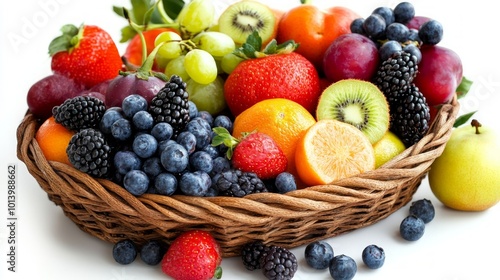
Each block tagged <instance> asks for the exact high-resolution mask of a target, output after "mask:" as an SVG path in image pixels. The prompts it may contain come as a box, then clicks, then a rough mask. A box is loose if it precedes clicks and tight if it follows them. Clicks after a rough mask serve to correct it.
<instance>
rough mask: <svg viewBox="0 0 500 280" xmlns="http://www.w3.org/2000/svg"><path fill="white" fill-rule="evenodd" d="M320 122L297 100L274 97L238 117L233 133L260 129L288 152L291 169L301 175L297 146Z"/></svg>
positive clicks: (295, 173)
mask: <svg viewBox="0 0 500 280" xmlns="http://www.w3.org/2000/svg"><path fill="white" fill-rule="evenodd" d="M315 123H316V120H315V119H314V117H313V116H312V115H311V113H309V111H307V110H306V109H305V108H304V107H303V106H302V105H300V104H298V103H297V102H294V101H291V100H288V99H284V98H272V99H266V100H263V101H260V102H258V103H256V104H255V105H253V106H252V107H250V108H248V109H246V110H245V111H243V113H241V114H240V115H238V116H237V117H236V119H235V120H234V125H233V136H234V137H240V136H241V134H242V133H245V132H252V131H258V132H262V133H265V134H267V135H269V136H271V138H273V139H274V141H275V142H276V144H278V146H279V147H280V149H281V150H282V151H283V153H284V154H285V155H286V158H287V161H288V164H287V171H288V172H290V173H292V174H293V175H295V176H296V178H297V179H298V176H297V171H296V167H295V149H296V146H297V142H298V141H299V139H300V138H301V137H302V135H303V134H304V133H305V131H306V130H307V129H308V128H309V127H310V126H312V125H313V124H315Z"/></svg>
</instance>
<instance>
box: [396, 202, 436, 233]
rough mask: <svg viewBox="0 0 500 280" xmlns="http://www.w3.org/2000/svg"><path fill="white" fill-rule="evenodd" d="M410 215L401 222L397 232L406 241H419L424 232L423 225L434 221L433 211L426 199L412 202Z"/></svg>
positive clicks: (430, 203)
mask: <svg viewBox="0 0 500 280" xmlns="http://www.w3.org/2000/svg"><path fill="white" fill-rule="evenodd" d="M409 212H410V214H409V215H408V216H407V217H405V218H404V219H403V221H401V224H400V226H399V232H400V234H401V237H403V239H405V240H408V241H416V240H419V239H420V238H421V237H422V236H423V235H424V232H425V224H427V223H429V222H430V221H432V220H433V219H434V215H435V209H434V206H433V205H432V202H431V201H430V200H428V199H425V198H424V199H420V200H417V201H414V202H412V204H411V206H410V211H409Z"/></svg>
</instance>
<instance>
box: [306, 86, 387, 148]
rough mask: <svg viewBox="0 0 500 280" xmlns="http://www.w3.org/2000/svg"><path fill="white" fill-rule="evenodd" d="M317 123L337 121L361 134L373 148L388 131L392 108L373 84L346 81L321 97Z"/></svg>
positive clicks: (327, 89) (329, 89)
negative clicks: (346, 124) (354, 128)
mask: <svg viewBox="0 0 500 280" xmlns="http://www.w3.org/2000/svg"><path fill="white" fill-rule="evenodd" d="M316 119H317V120H318V121H319V120H322V119H336V120H339V121H342V122H345V123H349V124H351V125H353V126H355V127H357V128H358V129H359V130H361V131H362V132H363V133H364V134H365V135H366V136H367V137H368V139H369V140H370V142H371V143H372V144H375V143H376V142H377V141H379V140H380V139H381V138H382V137H383V136H384V134H385V133H386V132H387V130H388V129H389V105H388V103H387V100H386V99H385V96H384V94H383V93H382V92H381V91H380V90H379V88H378V87H377V86H375V85H374V84H372V83H370V82H368V81H363V80H357V79H345V80H340V81H338V82H335V83H333V84H331V85H330V86H329V87H327V88H326V89H325V90H324V91H323V93H322V94H321V96H320V99H319V101H318V107H317V109H316Z"/></svg>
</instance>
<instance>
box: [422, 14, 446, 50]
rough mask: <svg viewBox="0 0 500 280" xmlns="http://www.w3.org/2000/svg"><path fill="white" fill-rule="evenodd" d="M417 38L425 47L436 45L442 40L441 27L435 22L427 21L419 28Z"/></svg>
mask: <svg viewBox="0 0 500 280" xmlns="http://www.w3.org/2000/svg"><path fill="white" fill-rule="evenodd" d="M418 37H419V38H420V40H422V43H424V44H426V45H436V44H437V43H439V42H441V39H443V26H442V25H441V23H439V22H438V21H436V20H433V19H431V20H429V21H427V22H425V23H424V24H422V26H420V29H419V30H418Z"/></svg>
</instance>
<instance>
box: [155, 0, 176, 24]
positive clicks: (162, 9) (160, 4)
mask: <svg viewBox="0 0 500 280" xmlns="http://www.w3.org/2000/svg"><path fill="white" fill-rule="evenodd" d="M156 8H157V11H158V13H159V14H160V16H161V19H162V20H163V21H164V22H165V23H168V24H172V23H174V20H173V19H172V18H170V17H169V16H168V15H167V13H166V12H165V7H163V1H161V0H159V1H157V2H156Z"/></svg>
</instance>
